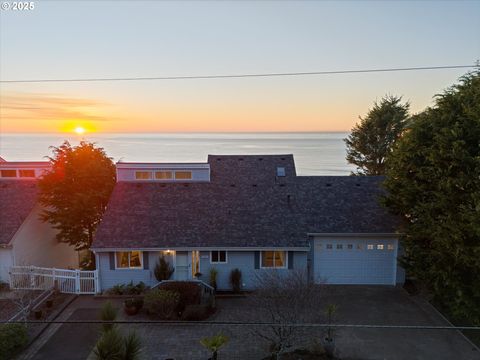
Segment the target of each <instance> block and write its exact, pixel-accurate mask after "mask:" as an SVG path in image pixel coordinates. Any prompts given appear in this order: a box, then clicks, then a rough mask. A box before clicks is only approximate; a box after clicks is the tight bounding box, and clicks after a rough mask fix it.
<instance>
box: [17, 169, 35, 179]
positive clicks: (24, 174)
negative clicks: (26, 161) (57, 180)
mask: <svg viewBox="0 0 480 360" xmlns="http://www.w3.org/2000/svg"><path fill="white" fill-rule="evenodd" d="M18 176H20V177H21V178H34V177H35V170H30V169H29V170H18Z"/></svg>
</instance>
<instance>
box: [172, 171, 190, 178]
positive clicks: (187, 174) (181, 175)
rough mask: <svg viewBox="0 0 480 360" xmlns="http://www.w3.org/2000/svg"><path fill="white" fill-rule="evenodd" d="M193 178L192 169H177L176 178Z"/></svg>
mask: <svg viewBox="0 0 480 360" xmlns="http://www.w3.org/2000/svg"><path fill="white" fill-rule="evenodd" d="M191 178H192V172H191V171H175V180H190V179H191Z"/></svg>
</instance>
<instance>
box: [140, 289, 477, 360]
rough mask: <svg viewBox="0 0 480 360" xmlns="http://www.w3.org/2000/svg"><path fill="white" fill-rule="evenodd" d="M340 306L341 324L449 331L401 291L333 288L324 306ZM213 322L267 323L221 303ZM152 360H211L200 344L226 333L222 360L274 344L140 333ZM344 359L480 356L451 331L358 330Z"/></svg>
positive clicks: (168, 330)
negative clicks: (220, 337) (172, 359)
mask: <svg viewBox="0 0 480 360" xmlns="http://www.w3.org/2000/svg"><path fill="white" fill-rule="evenodd" d="M329 303H334V304H337V306H338V320H337V321H338V323H345V324H372V325H374V324H384V325H446V322H445V320H443V319H442V317H441V316H439V315H438V314H437V313H436V312H435V310H433V309H432V308H431V307H430V306H429V305H428V304H426V303H425V302H423V301H421V300H420V299H417V298H412V297H411V296H410V295H408V294H407V293H406V292H405V291H404V290H403V289H401V288H394V287H383V286H329V287H327V288H326V289H325V295H324V297H323V298H322V299H321V300H319V304H318V309H319V311H320V312H322V311H323V309H324V308H325V305H326V304H329ZM218 307H219V311H218V312H217V314H216V315H215V317H214V318H213V319H212V320H217V321H262V320H264V321H267V320H266V319H265V318H264V316H263V315H262V314H259V313H258V312H257V311H256V309H255V308H253V307H252V306H251V303H250V301H249V299H248V298H235V299H221V300H219V301H218ZM138 330H139V332H140V333H141V335H142V337H143V339H144V343H145V355H146V358H148V359H162V360H164V359H167V358H174V359H176V360H180V359H208V353H207V352H206V351H204V350H203V349H202V347H201V345H200V344H199V340H200V339H201V338H203V337H205V336H209V335H213V334H216V333H217V332H219V331H222V332H223V333H224V334H226V335H228V336H229V337H230V342H229V343H228V345H227V346H226V347H225V348H224V349H222V350H221V351H220V353H219V355H220V359H261V358H262V357H263V356H265V355H266V354H267V349H268V344H267V343H265V342H264V341H262V339H259V338H258V337H256V336H252V334H251V329H249V328H245V327H235V326H215V327H197V326H176V327H164V326H149V327H139V328H138ZM305 334H306V335H305V340H312V339H315V338H317V339H318V338H321V336H322V331H321V330H315V329H311V328H310V329H307V330H306V332H305ZM337 345H338V349H339V355H340V357H341V358H343V359H392V360H393V359H409V360H413V359H438V360H440V359H480V353H479V352H478V351H477V350H476V349H475V348H473V347H472V346H471V344H470V343H468V342H467V340H465V339H464V338H463V337H462V336H461V335H460V334H459V333H458V332H456V331H451V330H394V329H391V330H387V329H352V328H348V329H347V328H344V329H342V330H340V331H339V333H338V338H337Z"/></svg>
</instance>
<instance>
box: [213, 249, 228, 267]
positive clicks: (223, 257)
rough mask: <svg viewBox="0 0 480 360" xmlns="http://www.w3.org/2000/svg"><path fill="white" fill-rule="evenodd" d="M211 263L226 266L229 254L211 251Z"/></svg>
mask: <svg viewBox="0 0 480 360" xmlns="http://www.w3.org/2000/svg"><path fill="white" fill-rule="evenodd" d="M210 262H211V263H212V264H226V263H227V252H226V251H210Z"/></svg>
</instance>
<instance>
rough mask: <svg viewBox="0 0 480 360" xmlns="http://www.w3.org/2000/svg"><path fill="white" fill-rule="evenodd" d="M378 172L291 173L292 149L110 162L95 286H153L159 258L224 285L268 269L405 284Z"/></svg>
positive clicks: (187, 274) (332, 279)
mask: <svg viewBox="0 0 480 360" xmlns="http://www.w3.org/2000/svg"><path fill="white" fill-rule="evenodd" d="M381 182H382V178H381V177H354V176H297V175H296V171H295V164H294V159H293V155H258V156H252V155H248V156H246V155H245V156H239V155H235V156H231V155H220V156H217V155H209V156H208V161H207V162H206V163H189V164H187V163H176V164H172V163H126V162H119V163H117V184H116V186H115V188H114V191H113V193H112V196H111V198H110V201H109V204H108V206H107V210H106V213H105V215H104V218H103V220H102V222H101V224H100V225H99V227H98V229H97V232H96V235H95V239H94V242H93V245H92V250H93V251H94V252H95V255H96V260H97V268H98V269H99V278H100V288H101V289H102V290H105V289H108V288H110V287H112V286H114V285H116V284H119V283H128V282H130V281H133V282H134V283H136V282H140V281H143V282H145V283H146V284H148V285H154V284H156V283H157V280H156V279H155V276H154V273H153V270H154V267H155V263H156V262H157V261H158V259H159V257H160V256H165V258H166V259H167V260H168V261H169V262H170V263H171V264H172V265H173V267H174V269H175V271H174V273H173V276H172V278H173V279H177V280H188V279H192V278H194V277H199V278H200V279H201V280H205V281H207V282H208V274H209V270H210V269H211V268H212V267H215V268H216V269H217V270H218V280H217V282H218V288H219V289H230V284H229V274H230V272H231V270H232V269H235V268H238V269H240V270H241V271H242V281H243V287H244V288H245V289H253V288H255V279H256V274H260V273H261V272H264V271H269V270H271V269H276V270H278V271H279V272H288V271H290V270H292V269H303V270H305V271H308V274H309V277H310V279H311V280H312V281H314V282H317V283H330V284H384V285H395V284H397V283H402V282H403V281H404V273H403V271H402V269H401V268H399V267H398V265H397V254H398V234H397V233H396V232H395V228H396V226H397V225H398V222H397V219H396V218H395V217H393V216H392V215H390V214H388V213H387V211H386V209H384V208H383V207H382V206H381V205H380V203H379V196H380V195H381V193H382V190H381V186H380V185H381Z"/></svg>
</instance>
